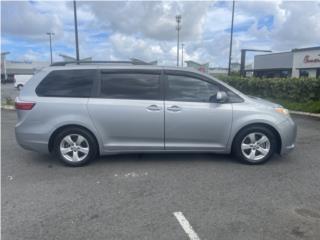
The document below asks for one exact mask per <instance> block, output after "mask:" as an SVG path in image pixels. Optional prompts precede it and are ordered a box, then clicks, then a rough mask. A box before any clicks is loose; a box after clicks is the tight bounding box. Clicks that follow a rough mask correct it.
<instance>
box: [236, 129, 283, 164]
mask: <svg viewBox="0 0 320 240" xmlns="http://www.w3.org/2000/svg"><path fill="white" fill-rule="evenodd" d="M276 144H277V141H276V137H275V135H274V133H273V132H272V131H271V130H269V129H268V128H266V127H263V126H252V127H248V128H245V129H243V130H241V131H240V133H239V134H238V135H237V136H236V138H235V141H234V145H233V148H234V149H233V150H234V152H235V154H236V156H237V157H238V158H239V159H240V160H242V161H243V162H245V163H248V164H261V163H264V162H266V161H267V160H269V159H270V157H271V156H272V155H273V153H274V152H275V149H276Z"/></svg>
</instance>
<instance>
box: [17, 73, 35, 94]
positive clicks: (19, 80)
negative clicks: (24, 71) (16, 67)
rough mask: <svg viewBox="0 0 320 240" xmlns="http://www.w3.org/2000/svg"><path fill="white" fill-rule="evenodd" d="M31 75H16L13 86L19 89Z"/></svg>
mask: <svg viewBox="0 0 320 240" xmlns="http://www.w3.org/2000/svg"><path fill="white" fill-rule="evenodd" d="M31 77H32V75H16V76H15V82H14V86H15V87H16V88H17V89H18V90H19V91H20V90H21V89H22V88H23V86H24V85H25V84H26V83H27V82H28V81H29V80H30V79H31Z"/></svg>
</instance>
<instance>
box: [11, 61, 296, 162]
mask: <svg viewBox="0 0 320 240" xmlns="http://www.w3.org/2000/svg"><path fill="white" fill-rule="evenodd" d="M61 65H63V66H51V67H48V68H46V69H44V70H42V71H40V72H38V73H37V74H35V75H34V76H33V78H32V79H31V80H30V81H28V82H27V84H26V85H25V87H24V88H23V89H22V91H21V92H20V96H19V97H18V98H17V99H16V103H15V104H16V109H17V114H18V123H17V125H16V128H15V132H16V138H17V141H18V143H19V144H20V145H21V146H22V147H24V148H26V149H29V150H34V151H38V152H43V153H54V154H55V155H56V156H57V157H58V158H59V159H60V160H62V161H63V162H64V163H66V164H67V165H70V166H81V165H84V164H86V163H88V162H89V161H91V160H93V159H94V158H95V157H97V156H98V155H107V154H115V153H137V152H144V153H147V152H148V153H150V152H151V153H155V152H170V153H172V152H212V153H225V154H229V153H233V154H235V156H236V157H237V158H238V159H239V160H241V161H243V162H245V163H248V164H260V163H264V162H266V161H267V160H268V159H270V157H271V156H272V155H273V154H274V153H279V154H284V153H287V152H288V151H289V150H291V149H293V148H294V146H295V145H294V143H295V138H296V130H297V128H296V125H295V123H294V122H293V120H292V119H291V118H290V116H289V114H288V110H286V109H284V108H283V107H281V106H280V105H278V104H274V103H271V102H268V101H265V100H262V99H259V98H255V97H249V96H246V95H245V94H243V93H241V92H239V91H238V90H236V89H234V88H232V87H231V86H228V85H227V84H226V83H224V82H222V81H220V80H218V79H216V78H214V77H212V76H210V75H206V74H204V73H200V72H198V71H194V70H191V69H185V68H174V67H160V66H150V65H140V66H136V65H132V66H131V65H120V64H119V65H110V64H109V65H108V64H106V65H101V64H96V65H94V64H90V65H85V64H79V65H77V64H73V65H72V64H61Z"/></svg>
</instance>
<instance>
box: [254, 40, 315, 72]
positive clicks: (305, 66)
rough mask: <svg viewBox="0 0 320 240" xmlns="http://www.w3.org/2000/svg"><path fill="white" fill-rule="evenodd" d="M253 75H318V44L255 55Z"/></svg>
mask: <svg viewBox="0 0 320 240" xmlns="http://www.w3.org/2000/svg"><path fill="white" fill-rule="evenodd" d="M254 75H255V76H257V77H319V76H320V46H318V47H311V48H299V49H298V48H297V49H292V50H291V51H288V52H280V53H270V54H263V55H256V56H255V57H254Z"/></svg>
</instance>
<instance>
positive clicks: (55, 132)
mask: <svg viewBox="0 0 320 240" xmlns="http://www.w3.org/2000/svg"><path fill="white" fill-rule="evenodd" d="M71 127H77V128H81V129H83V130H86V131H88V132H89V133H90V134H91V135H92V136H93V138H94V140H95V142H96V146H97V151H98V154H100V146H99V141H98V139H97V136H96V135H95V134H94V133H93V132H92V131H91V130H90V129H88V128H86V127H84V126H81V125H78V124H67V125H63V126H60V127H58V128H57V129H56V130H54V131H53V133H52V134H51V136H50V138H49V144H48V149H49V152H50V153H51V152H52V150H53V147H54V146H53V143H54V139H55V137H56V136H57V135H58V134H59V133H60V132H62V131H63V130H64V129H66V128H71Z"/></svg>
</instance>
